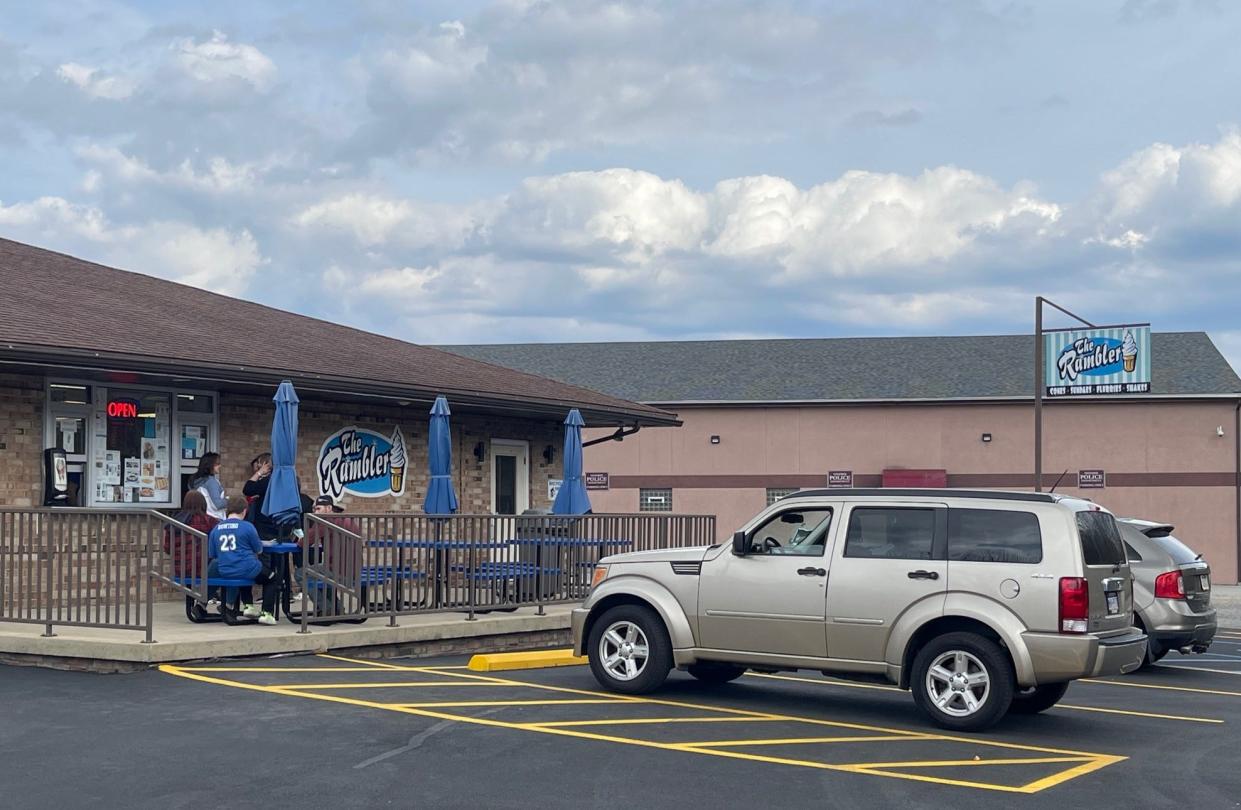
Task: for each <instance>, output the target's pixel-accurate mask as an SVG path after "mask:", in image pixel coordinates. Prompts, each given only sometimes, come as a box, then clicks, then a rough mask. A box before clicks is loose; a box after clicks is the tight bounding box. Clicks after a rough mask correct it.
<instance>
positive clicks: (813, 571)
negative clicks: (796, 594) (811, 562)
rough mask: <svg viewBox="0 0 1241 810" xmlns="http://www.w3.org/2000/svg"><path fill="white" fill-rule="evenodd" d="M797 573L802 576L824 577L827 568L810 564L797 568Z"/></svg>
mask: <svg viewBox="0 0 1241 810" xmlns="http://www.w3.org/2000/svg"><path fill="white" fill-rule="evenodd" d="M797 573H799V574H801V575H802V576H803V577H825V576H827V569H826V568H815V567H814V566H810V567H809V568H798V569H797Z"/></svg>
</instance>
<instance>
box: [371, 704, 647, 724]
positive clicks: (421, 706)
mask: <svg viewBox="0 0 1241 810" xmlns="http://www.w3.org/2000/svg"><path fill="white" fill-rule="evenodd" d="M624 702H625V701H623V700H603V699H602V698H600V699H598V700H584V699H583V700H455V701H449V702H440V703H385V704H384V705H385V706H396V707H398V708H402V709H430V708H436V707H449V706H451V707H454V708H455V707H458V706H561V705H565V704H574V705H577V704H583V703H624ZM600 722H606V721H600ZM611 722H618V721H615V720H613V721H611ZM620 722H623V721H620ZM531 725H536V726H546V725H553V726H554V725H562V724H557V723H532V724H531ZM568 725H573V724H572V723H569V724H568Z"/></svg>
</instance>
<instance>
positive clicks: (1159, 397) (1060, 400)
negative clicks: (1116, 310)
mask: <svg viewBox="0 0 1241 810" xmlns="http://www.w3.org/2000/svg"><path fill="white" fill-rule="evenodd" d="M1236 397H1237V395H1236V394H1235V393H1233V394H1116V395H1110V396H1090V397H1052V398H1050V399H1046V400H1044V402H1045V403H1046V404H1055V405H1073V404H1077V405H1086V404H1099V403H1101V402H1218V401H1221V400H1223V401H1225V402H1233V401H1235V400H1236ZM639 401H640V402H641V403H642V404H643V405H649V406H651V407H654V408H717V407H728V408H734V407H754V408H782V407H787V408H797V407H803V406H807V405H939V404H943V405H974V404H977V405H992V404H997V403H1013V404H1016V403H1027V402H1033V401H1034V397H1032V396H1029V395H1028V394H1027V395H1025V396H994V397H990V396H977V397H870V398H858V399H644V400H639Z"/></svg>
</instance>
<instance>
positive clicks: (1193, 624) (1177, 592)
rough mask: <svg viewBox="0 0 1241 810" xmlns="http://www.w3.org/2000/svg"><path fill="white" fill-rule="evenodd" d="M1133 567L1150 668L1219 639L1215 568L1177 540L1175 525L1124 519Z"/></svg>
mask: <svg viewBox="0 0 1241 810" xmlns="http://www.w3.org/2000/svg"><path fill="white" fill-rule="evenodd" d="M1116 523H1117V525H1118V526H1119V527H1120V536H1121V538H1122V539H1123V540H1124V541H1125V551H1126V553H1127V555H1128V557H1129V567H1130V569H1131V570H1132V571H1133V576H1134V581H1133V623H1134V624H1135V625H1136V626H1137V627H1138V628H1140V629H1141V630H1142V631H1143V632H1144V633H1146V638H1147V642H1146V656H1145V658H1143V660H1142V666H1143V667H1147V666H1150V665H1151V664H1153V663H1155V662H1156V661H1158V660H1159V659H1160V658H1163V657H1164V656H1165V655H1167V654H1168V653H1169V652H1170V651H1172V650H1178V651H1179V652H1181V653H1182V654H1189V653H1204V652H1206V651H1207V648H1208V647H1210V646H1211V642H1212V640H1214V638H1215V628H1216V623H1215V608H1213V607H1211V567H1210V566H1209V565H1207V562H1206V560H1204V559H1202V555H1201V554H1198V553H1195V552H1194V551H1193V550H1192V549H1190V548H1189V547H1188V546H1186V545H1185V544H1184V543H1182V542H1181V541H1180V540H1178V539H1176V538H1175V537H1174V536H1173V535H1172V529H1173V527H1172V526H1169V525H1168V524H1166V523H1154V522H1152V521H1149V520H1137V519H1135V518H1119V519H1117V521H1116Z"/></svg>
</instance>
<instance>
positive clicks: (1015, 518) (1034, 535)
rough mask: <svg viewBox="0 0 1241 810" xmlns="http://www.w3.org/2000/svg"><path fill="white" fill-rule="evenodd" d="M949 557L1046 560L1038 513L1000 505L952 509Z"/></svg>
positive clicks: (1007, 560)
mask: <svg viewBox="0 0 1241 810" xmlns="http://www.w3.org/2000/svg"><path fill="white" fill-rule="evenodd" d="M948 559H949V560H955V561H957V562H1003V563H1027V564H1032V563H1037V562H1042V561H1043V536H1042V534H1041V533H1040V532H1039V527H1038V516H1037V515H1035V514H1033V513H1031V512H1007V511H1004V510H1001V509H949V510H948Z"/></svg>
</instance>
